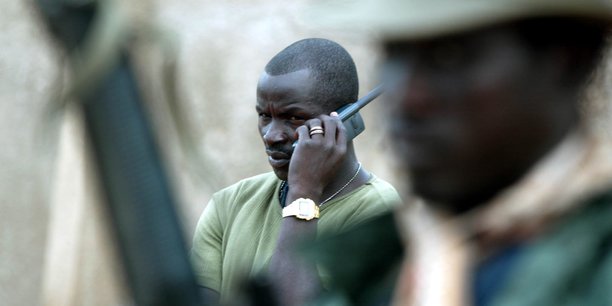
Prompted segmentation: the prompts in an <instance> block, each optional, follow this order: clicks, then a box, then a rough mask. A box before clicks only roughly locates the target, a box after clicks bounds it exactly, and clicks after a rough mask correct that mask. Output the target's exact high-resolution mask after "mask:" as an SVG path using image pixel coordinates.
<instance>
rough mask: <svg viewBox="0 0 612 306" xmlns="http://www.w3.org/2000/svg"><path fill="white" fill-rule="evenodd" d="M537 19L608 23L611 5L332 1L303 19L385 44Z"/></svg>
mask: <svg viewBox="0 0 612 306" xmlns="http://www.w3.org/2000/svg"><path fill="white" fill-rule="evenodd" d="M538 17H567V18H576V19H585V20H597V21H600V22H602V23H603V24H609V23H610V22H611V21H612V5H611V4H610V3H609V2H608V1H603V0H539V1H538V0H514V1H499V0H470V1H457V0H441V1H433V0H429V1H427V0H425V1H410V0H403V1H402V0H369V1H342V0H336V1H326V2H324V3H323V2H322V3H319V4H317V5H315V6H314V7H312V8H311V9H310V10H309V11H308V12H307V18H308V19H309V20H311V21H312V22H315V23H317V24H318V25H321V26H330V27H336V28H338V27H340V28H346V29H350V30H351V31H355V30H358V31H367V32H369V31H373V32H375V33H377V34H379V35H382V38H383V39H385V40H395V39H403V40H414V39H422V38H431V37H436V36H443V35H447V34H453V33H460V32H464V31H469V30H472V29H478V28H481V27H485V26H490V25H494V24H499V23H506V22H512V21H517V20H522V19H529V18H538Z"/></svg>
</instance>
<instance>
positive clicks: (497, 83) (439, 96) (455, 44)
mask: <svg viewBox="0 0 612 306" xmlns="http://www.w3.org/2000/svg"><path fill="white" fill-rule="evenodd" d="M611 5H612V4H610V3H609V2H606V1H596V0H567V1H548V0H529V1H522V0H520V1H519V0H514V1H512V0H503V1H502V0H498V1H491V0H470V1H467V0H466V1H448V0H422V1H417V0H414V1H403V0H388V1H368V2H365V3H361V4H358V5H355V6H356V7H355V8H354V10H353V11H351V9H350V8H348V7H345V12H348V13H349V15H350V17H351V18H355V17H356V18H355V19H357V20H359V22H360V23H362V24H364V25H365V26H367V27H369V28H373V29H375V30H378V31H380V33H381V34H382V37H383V40H382V44H383V47H384V50H385V52H386V58H385V67H384V69H383V75H384V78H385V79H386V80H387V82H388V84H390V86H391V88H390V90H389V91H388V92H387V100H388V102H389V114H388V116H389V120H388V121H389V131H390V140H391V142H392V143H393V145H394V149H395V153H396V155H397V158H398V161H399V164H400V166H399V167H400V168H401V169H402V170H403V171H405V175H406V177H407V178H409V179H408V180H406V181H407V182H409V186H408V187H407V189H409V190H410V193H413V194H415V195H416V196H417V197H418V200H415V201H414V202H413V203H406V205H405V206H404V207H403V208H402V209H401V210H399V211H397V212H396V217H397V220H398V222H397V223H398V226H399V228H400V229H399V231H400V232H401V234H402V235H401V236H402V237H403V238H404V240H405V246H406V247H407V252H406V256H405V259H404V261H403V264H402V268H401V271H400V273H399V277H398V278H397V282H396V284H395V293H394V295H393V298H392V299H391V300H392V301H393V302H394V304H396V305H466V304H469V305H612V290H610V288H612V151H611V150H610V149H609V145H608V144H606V143H604V142H602V140H600V139H598V138H597V137H595V136H594V135H593V133H592V131H590V130H589V128H588V126H587V124H586V120H585V119H586V118H583V117H581V113H580V109H581V101H582V95H583V91H584V88H585V85H586V84H587V82H588V81H589V79H590V78H591V77H592V76H593V73H594V71H595V69H596V67H597V66H598V65H599V64H600V59H601V57H602V53H603V50H604V45H605V41H606V38H607V34H608V29H609V25H610V22H611V21H612V11H611ZM333 16H334V17H335V18H336V20H335V21H336V22H338V21H340V22H343V21H347V19H342V18H343V17H342V16H337V15H333ZM348 20H349V21H350V19H348ZM407 198H408V197H407ZM347 279H350V278H347ZM351 281H352V282H361V281H365V282H367V281H368V280H363V279H361V280H360V279H353V280H350V281H349V282H351ZM379 301H380V299H379Z"/></svg>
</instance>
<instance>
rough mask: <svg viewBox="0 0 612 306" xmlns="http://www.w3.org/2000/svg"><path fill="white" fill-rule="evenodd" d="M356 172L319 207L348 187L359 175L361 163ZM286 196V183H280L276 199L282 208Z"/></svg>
mask: <svg viewBox="0 0 612 306" xmlns="http://www.w3.org/2000/svg"><path fill="white" fill-rule="evenodd" d="M357 165H358V166H357V171H355V174H353V177H351V179H350V180H349V181H348V182H346V184H344V186H342V187H341V188H340V189H338V191H336V192H334V194H332V195H331V196H330V197H329V198H327V199H325V201H323V202H321V204H319V206H323V204H325V203H327V202H328V201H329V200H331V199H333V198H334V197H335V196H337V195H338V194H339V193H340V192H342V190H344V188H346V187H348V185H350V184H351V183H352V182H353V181H354V180H355V178H356V177H357V174H359V171H361V163H357ZM286 196H287V181H282V182H281V185H280V188H279V190H278V198H279V202H280V205H281V206H282V207H285V206H284V202H285V197H286Z"/></svg>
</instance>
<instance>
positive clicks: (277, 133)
mask: <svg viewBox="0 0 612 306" xmlns="http://www.w3.org/2000/svg"><path fill="white" fill-rule="evenodd" d="M287 129H288V128H287V127H286V126H285V125H284V124H282V123H281V122H276V121H273V122H271V123H270V124H268V125H267V126H266V127H265V128H264V130H263V132H264V133H263V140H264V142H265V143H266V145H267V146H272V145H274V144H277V143H282V142H286V141H287V140H289V135H288V133H289V131H287Z"/></svg>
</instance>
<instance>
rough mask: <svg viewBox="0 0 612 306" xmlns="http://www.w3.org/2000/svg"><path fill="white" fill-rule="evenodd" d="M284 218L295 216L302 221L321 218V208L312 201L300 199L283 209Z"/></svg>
mask: <svg viewBox="0 0 612 306" xmlns="http://www.w3.org/2000/svg"><path fill="white" fill-rule="evenodd" d="M282 216H283V218H285V217H291V216H295V217H296V218H298V219H301V220H306V221H309V220H312V219H318V218H319V206H318V205H317V204H315V202H314V201H313V200H311V199H304V198H299V199H297V200H295V201H293V202H291V204H289V205H287V206H285V208H283V213H282Z"/></svg>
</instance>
